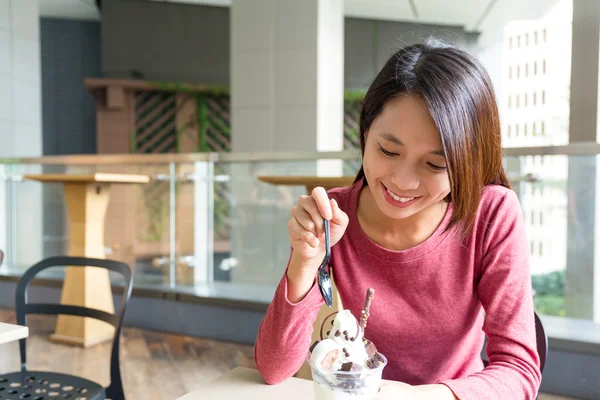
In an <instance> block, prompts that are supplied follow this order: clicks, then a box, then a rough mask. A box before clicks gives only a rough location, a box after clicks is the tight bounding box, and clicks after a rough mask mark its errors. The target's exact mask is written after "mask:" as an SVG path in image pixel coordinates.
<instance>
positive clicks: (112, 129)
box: [0, 0, 600, 399]
mask: <svg viewBox="0 0 600 400" xmlns="http://www.w3.org/2000/svg"><path fill="white" fill-rule="evenodd" d="M432 36H433V37H436V38H439V39H441V40H443V41H445V42H448V43H451V44H454V45H456V46H458V47H460V48H462V49H465V50H467V51H469V52H471V53H472V54H474V55H475V56H476V57H477V58H478V59H479V60H480V61H481V62H482V63H483V64H484V66H485V67H486V68H487V70H488V72H489V74H490V76H491V78H492V81H493V83H494V87H495V90H496V95H497V99H498V104H499V107H500V114H501V124H502V136H503V146H504V148H505V157H504V160H505V167H506V169H507V171H508V172H509V175H510V179H511V181H512V184H513V188H514V190H515V191H516V192H517V194H518V196H519V198H520V201H521V205H522V209H523V215H524V218H525V221H526V226H527V234H528V239H529V245H530V257H531V274H532V280H533V289H534V292H535V307H536V310H537V312H538V314H540V315H541V316H542V320H543V321H544V324H545V326H546V331H547V333H548V336H549V338H550V346H551V353H550V358H549V361H548V362H549V364H548V366H547V370H546V371H545V372H544V376H545V378H544V382H543V386H542V388H543V389H544V391H546V392H550V393H557V394H563V395H569V396H573V397H579V398H595V399H598V398H600V383H598V379H597V377H598V375H595V376H596V379H593V378H592V375H593V371H595V373H596V374H597V371H598V370H600V261H599V260H600V257H599V256H600V230H598V228H599V227H600V223H599V222H600V212H596V205H600V197H599V196H598V191H599V190H600V169H599V165H600V164H599V163H598V154H600V146H599V145H598V132H600V129H599V127H600V119H599V118H598V116H599V86H598V81H599V77H600V62H599V60H600V56H599V53H600V51H599V49H600V4H599V2H598V1H597V0H455V1H452V2H446V1H442V0H180V1H179V0H177V1H175V0H171V1H167V0H164V1H163V0H156V1H152V0H0V87H1V88H2V89H1V90H0V157H2V158H1V159H0V222H1V223H0V249H2V250H3V251H4V253H5V258H4V262H3V263H2V265H1V266H0V307H4V308H6V309H11V308H12V307H14V286H15V282H16V280H17V279H18V278H19V277H20V276H21V275H22V274H23V272H24V271H25V270H26V269H27V268H29V267H30V266H31V265H33V264H34V263H36V262H37V261H39V260H40V259H42V258H44V257H48V256H53V255H62V254H74V253H76V252H78V251H79V252H81V251H85V252H86V254H93V255H95V256H101V257H106V258H111V259H116V260H120V261H124V262H126V263H128V264H129V265H130V266H131V268H133V269H134V272H135V285H134V293H133V299H132V302H131V305H130V308H129V309H128V312H127V316H126V319H125V323H126V325H129V326H131V327H136V328H140V329H148V330H151V331H162V332H170V333H173V334H184V335H190V336H193V337H203V338H212V339H217V340H226V341H231V342H236V343H245V344H252V343H253V342H254V338H255V336H256V332H257V329H258V324H259V323H260V319H261V318H262V316H263V315H264V311H265V310H266V307H267V305H268V304H269V302H270V300H271V298H272V296H273V293H274V289H275V286H276V285H277V283H278V282H279V280H280V278H281V276H282V274H283V271H284V269H285V267H286V263H287V259H288V256H289V243H288V237H287V225H286V224H287V219H288V217H289V209H290V207H291V206H292V205H293V204H294V203H295V201H296V199H297V198H298V196H299V195H302V194H305V193H306V191H307V190H308V189H310V185H311V182H308V181H306V180H307V177H321V178H323V177H336V178H339V179H340V180H339V183H344V182H348V180H350V181H351V179H352V177H353V175H354V174H355V173H356V171H357V170H358V167H359V165H360V154H359V138H358V115H359V112H360V108H361V105H362V99H363V96H364V93H365V92H366V89H367V88H368V86H369V84H370V82H371V81H372V79H373V78H374V77H375V75H376V73H377V72H378V70H379V69H380V68H381V67H382V66H383V64H384V62H385V61H386V59H387V58H388V57H389V56H390V55H391V54H392V52H394V50H396V49H397V48H398V47H400V46H403V45H406V44H410V43H417V42H421V41H423V40H424V39H426V38H429V37H432ZM98 174H104V175H98ZM102 176H103V177H104V178H103V179H105V181H102V182H100V181H98V179H100V178H101V177H102ZM73 177H79V178H81V179H83V178H82V177H86V179H88V180H89V179H91V178H90V177H93V179H92V180H93V181H94V182H93V184H92V183H89V182H88V184H87V186H86V185H80V187H79V189H77V190H79V191H78V192H77V193H75V192H76V191H77V190H75V189H73V188H72V190H71V191H68V190H67V188H68V187H72V186H73V185H68V184H65V182H67V183H69V182H71V183H72V179H74V178H73ZM294 178H297V179H296V180H295V179H294ZM99 182H100V183H99ZM86 188H87V189H86ZM94 188H96V189H94ZM100 188H101V189H102V190H103V193H105V194H106V195H105V197H103V200H100V201H98V200H94V194H93V192H94V190H96V194H98V193H100ZM86 190H87V192H86ZM90 191H91V192H90ZM86 193H87V194H86ZM81 207H83V211H81V210H79V211H78V212H75V211H74V210H75V209H76V208H81ZM77 246H79V247H77ZM82 249H83V250H82ZM596 250H598V252H596ZM63 277H64V269H58V270H56V271H52V272H48V273H46V274H45V276H44V280H42V281H41V282H40V286H42V287H44V288H45V290H46V292H44V293H45V295H44V296H47V297H49V298H55V299H58V298H59V296H60V295H59V291H60V288H61V285H62V280H63ZM113 283H114V284H115V285H117V286H118V285H119V282H117V281H116V280H114V279H113ZM149 309H151V310H152V315H149V314H148V310H149ZM207 321H211V322H210V324H208V323H207ZM231 321H238V322H237V325H236V328H232V322H231ZM566 366H569V367H566ZM588 377H589V378H588ZM195 379H196V378H195ZM164 398H169V397H164ZM171 398H173V397H171Z"/></svg>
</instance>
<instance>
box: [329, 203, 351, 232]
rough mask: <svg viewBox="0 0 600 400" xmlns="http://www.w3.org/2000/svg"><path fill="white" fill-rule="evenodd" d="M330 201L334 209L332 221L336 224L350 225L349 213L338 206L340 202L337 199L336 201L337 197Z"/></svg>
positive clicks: (332, 209)
mask: <svg viewBox="0 0 600 400" xmlns="http://www.w3.org/2000/svg"><path fill="white" fill-rule="evenodd" d="M330 203H331V211H332V218H331V221H332V222H333V223H334V224H336V225H340V226H346V225H348V214H346V213H345V212H343V211H342V209H341V208H340V207H339V206H338V203H337V201H335V199H331V200H330Z"/></svg>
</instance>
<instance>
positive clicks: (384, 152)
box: [377, 144, 398, 157]
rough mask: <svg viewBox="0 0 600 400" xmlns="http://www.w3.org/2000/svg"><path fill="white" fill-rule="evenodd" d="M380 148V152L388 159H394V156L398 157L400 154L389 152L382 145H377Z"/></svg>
mask: <svg viewBox="0 0 600 400" xmlns="http://www.w3.org/2000/svg"><path fill="white" fill-rule="evenodd" d="M377 145H378V146H379V152H380V153H381V154H383V155H384V156H386V157H392V156H397V155H398V153H392V152H391V151H387V150H386V149H384V148H383V147H381V145H380V144H377Z"/></svg>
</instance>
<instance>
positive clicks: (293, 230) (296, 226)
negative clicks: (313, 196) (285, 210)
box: [288, 217, 319, 248]
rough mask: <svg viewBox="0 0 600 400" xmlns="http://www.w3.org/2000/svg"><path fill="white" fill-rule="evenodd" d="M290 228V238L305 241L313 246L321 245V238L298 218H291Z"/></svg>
mask: <svg viewBox="0 0 600 400" xmlns="http://www.w3.org/2000/svg"><path fill="white" fill-rule="evenodd" d="M288 230H289V232H290V239H292V240H300V241H303V242H305V243H306V244H308V245H309V246H310V247H313V248H317V247H319V239H317V237H316V236H315V234H314V233H313V232H311V231H309V230H307V229H306V228H305V227H304V226H303V225H302V224H301V223H300V222H299V221H298V220H297V219H296V218H294V217H292V218H290V221H289V222H288Z"/></svg>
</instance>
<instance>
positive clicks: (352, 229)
mask: <svg viewBox="0 0 600 400" xmlns="http://www.w3.org/2000/svg"><path fill="white" fill-rule="evenodd" d="M364 186H366V183H365V178H364V177H363V178H362V179H361V180H360V181H357V182H356V183H354V184H353V186H352V188H351V189H350V196H349V198H348V200H349V204H348V209H347V211H348V214H349V217H350V218H349V219H350V222H349V224H348V231H349V232H348V233H349V234H350V236H351V237H352V239H354V240H353V241H356V242H358V243H359V244H360V248H361V249H364V250H367V251H369V252H371V253H372V254H374V255H375V256H377V257H380V258H382V259H385V260H388V261H395V262H408V261H412V260H415V259H417V258H420V257H423V256H425V255H427V254H428V253H429V252H431V251H432V250H434V249H435V248H436V247H438V246H439V245H440V244H441V243H442V242H443V241H444V240H445V239H446V238H447V237H448V236H450V234H451V233H452V230H451V231H448V232H444V230H445V229H446V227H447V226H448V223H449V222H450V218H451V216H452V203H451V202H450V203H448V208H447V209H446V213H445V214H444V218H442V221H441V222H440V224H439V225H438V227H437V228H436V230H435V231H434V232H433V234H432V235H431V236H429V237H428V238H427V239H425V240H424V241H423V242H421V243H419V244H417V245H416V246H413V247H410V248H408V249H404V250H390V249H387V248H385V247H383V246H380V245H378V244H377V243H375V242H374V241H373V240H371V238H369V236H367V234H366V233H365V231H363V229H362V227H361V226H360V223H359V222H358V199H359V197H360V192H361V190H362V188H363V187H364Z"/></svg>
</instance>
